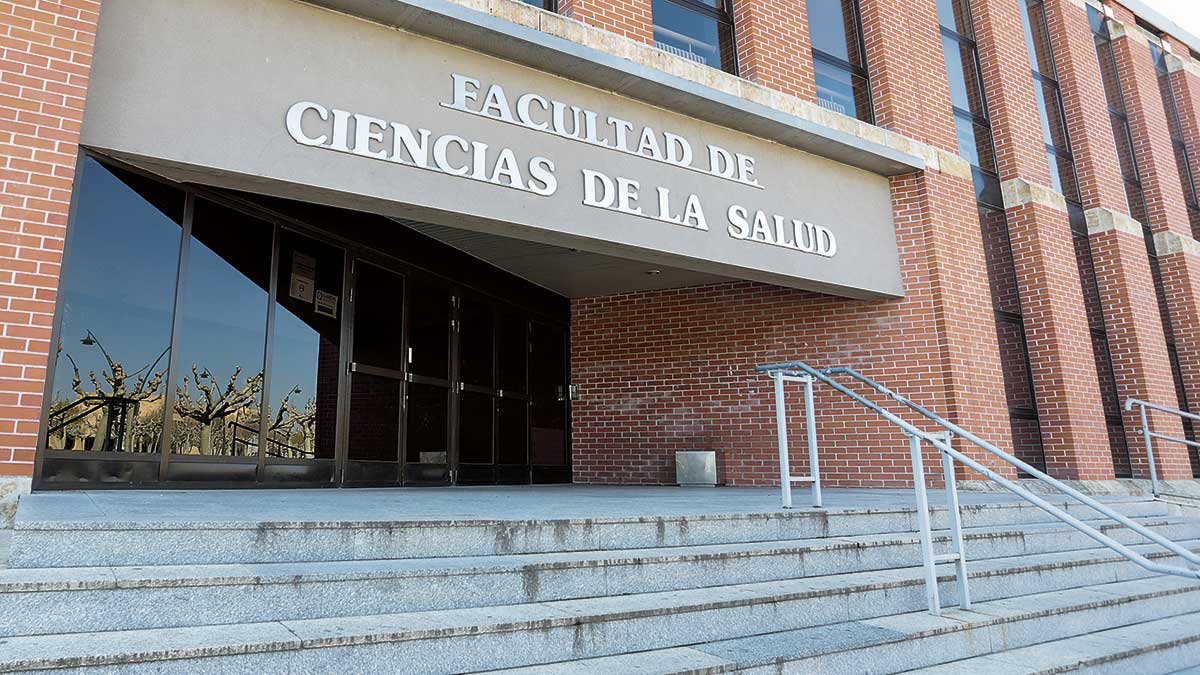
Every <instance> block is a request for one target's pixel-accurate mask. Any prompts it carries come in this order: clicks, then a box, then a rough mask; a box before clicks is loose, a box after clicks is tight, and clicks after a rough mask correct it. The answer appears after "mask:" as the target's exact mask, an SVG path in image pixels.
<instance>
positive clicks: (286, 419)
mask: <svg viewBox="0 0 1200 675" xmlns="http://www.w3.org/2000/svg"><path fill="white" fill-rule="evenodd" d="M299 393H301V389H300V386H299V385H297V386H295V387H292V388H291V389H290V390H288V392H287V394H285V395H284V397H283V401H281V402H280V404H279V412H277V413H276V414H275V419H274V421H272V422H271V425H270V427H268V431H269V433H270V434H271V440H272V445H274V446H276V447H272V448H271V449H270V452H271V454H272V455H273V456H277V457H309V458H311V457H312V456H313V454H314V453H313V446H314V444H315V443H314V441H315V437H316V425H317V405H316V402H315V401H313V400H312V399H309V400H308V401H307V402H306V403H305V404H304V410H303V411H301V410H300V409H298V408H296V406H295V405H294V404H293V403H292V401H291V399H292V396H293V395H294V394H299Z"/></svg>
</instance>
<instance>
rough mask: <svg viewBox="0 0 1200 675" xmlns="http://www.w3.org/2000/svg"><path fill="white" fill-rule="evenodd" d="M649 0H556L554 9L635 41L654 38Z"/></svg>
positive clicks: (651, 40) (649, 40)
mask: <svg viewBox="0 0 1200 675" xmlns="http://www.w3.org/2000/svg"><path fill="white" fill-rule="evenodd" d="M650 1H651V0H559V2H558V12H559V14H562V15H563V16H569V17H571V18H572V19H575V20H577V21H582V22H584V23H586V24H589V25H592V26H595V27H597V28H603V29H604V30H607V31H612V32H614V33H616V34H617V35H623V36H625V37H627V38H630V39H632V40H637V41H638V42H645V43H647V44H650V43H653V42H654V21H653V19H652V18H651V12H650Z"/></svg>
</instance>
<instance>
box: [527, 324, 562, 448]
mask: <svg viewBox="0 0 1200 675" xmlns="http://www.w3.org/2000/svg"><path fill="white" fill-rule="evenodd" d="M531 339H532V348H533V349H532V358H531V360H530V364H529V365H530V386H531V389H532V391H531V393H532V396H533V410H532V415H533V419H532V430H531V434H532V438H531V441H532V446H533V448H532V455H533V463H534V464H541V465H554V466H561V465H564V464H566V463H567V439H566V429H567V404H566V400H565V388H566V383H567V382H566V380H567V377H566V338H565V336H564V334H563V332H562V331H561V330H559V329H557V328H553V327H551V326H546V325H543V324H537V323H535V324H533V329H532V338H531Z"/></svg>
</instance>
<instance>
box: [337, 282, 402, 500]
mask: <svg viewBox="0 0 1200 675" xmlns="http://www.w3.org/2000/svg"><path fill="white" fill-rule="evenodd" d="M353 288H354V290H353V292H352V294H351V298H352V307H353V312H354V319H353V323H352V329H351V334H352V342H353V351H352V359H351V362H350V415H349V419H348V422H349V430H348V436H347V442H346V465H345V470H344V471H343V474H342V482H343V483H344V484H358V485H363V484H369V485H396V484H399V483H400V482H401V479H402V474H401V461H400V458H401V456H402V455H401V442H402V438H403V437H402V434H401V430H402V429H403V424H402V422H403V401H404V395H405V388H406V382H405V372H406V365H407V358H406V356H405V344H404V290H405V283H404V277H402V276H400V275H399V274H395V273H393V272H389V271H387V270H384V269H382V268H380V267H376V266H375V265H372V264H370V263H366V262H363V261H361V260H356V261H355V263H354V287H353Z"/></svg>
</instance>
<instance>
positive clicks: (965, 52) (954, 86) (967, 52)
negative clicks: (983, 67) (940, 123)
mask: <svg viewBox="0 0 1200 675" xmlns="http://www.w3.org/2000/svg"><path fill="white" fill-rule="evenodd" d="M942 52H943V53H944V54H945V57H946V73H947V75H948V77H949V81H950V102H951V103H953V104H954V107H956V108H958V109H960V110H965V111H967V112H970V113H973V114H975V115H978V116H980V117H986V116H987V114H986V113H987V110H986V108H985V106H984V105H983V90H982V89H980V87H979V71H978V70H977V69H976V67H975V49H974V47H972V46H971V45H970V44H967V43H960V42H959V41H958V40H955V39H954V38H952V37H949V36H946V35H943V36H942Z"/></svg>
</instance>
